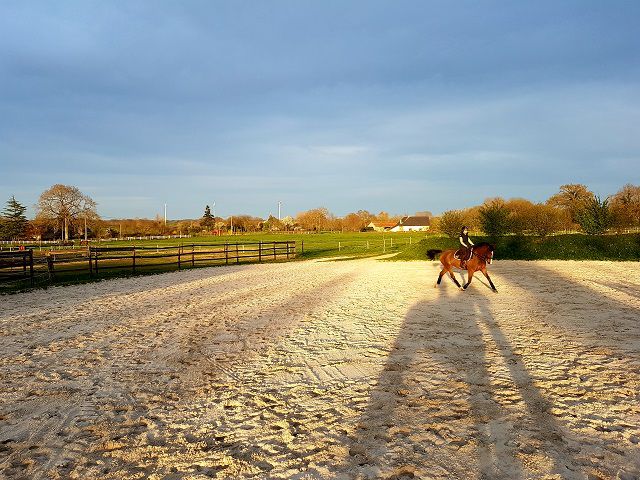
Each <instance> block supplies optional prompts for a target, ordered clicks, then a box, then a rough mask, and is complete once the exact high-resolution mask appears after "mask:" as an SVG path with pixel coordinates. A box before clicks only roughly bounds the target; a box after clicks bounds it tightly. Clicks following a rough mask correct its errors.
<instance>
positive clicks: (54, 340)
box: [0, 259, 640, 480]
mask: <svg viewBox="0 0 640 480" xmlns="http://www.w3.org/2000/svg"><path fill="white" fill-rule="evenodd" d="M438 265H439V264H438V262H387V261H379V260H373V259H366V260H356V261H313V262H311V261H307V262H293V263H287V264H262V265H250V266H234V267H226V268H208V269H199V270H191V271H184V272H176V273H170V274H165V275H157V276H151V277H139V278H131V279H121V280H112V281H105V282H100V283H97V284H90V285H80V286H73V287H64V288H62V287H56V288H50V289H48V290H42V291H35V292H30V293H24V294H19V295H11V296H3V297H0V305H1V309H0V372H1V373H2V375H1V378H0V478H8V479H50V478H51V479H56V478H74V479H76V478H77V479H103V478H104V479H118V480H119V479H142V478H149V479H206V478H299V479H303V478H304V479H306V478H313V479H315V478H341V479H374V478H376V479H377V478H381V479H402V478H460V479H473V478H478V479H501V478H514V479H516V478H518V479H519V478H537V479H541V478H544V479H590V480H595V479H625V480H626V479H634V478H639V477H640V393H639V392H640V264H639V263H613V262H559V261H544V262H513V261H499V260H498V261H496V262H495V263H494V264H493V265H491V266H490V267H489V269H490V273H491V274H492V279H493V281H494V283H495V284H496V286H497V288H498V290H499V293H498V294H494V293H492V292H491V291H490V290H489V287H488V284H487V281H486V280H485V279H484V278H482V276H480V278H478V277H476V278H475V279H474V281H473V283H472V284H471V286H470V287H469V290H468V291H466V292H460V291H459V290H457V289H456V287H455V285H454V284H453V283H452V282H451V280H450V279H448V278H446V277H445V278H444V279H443V282H442V285H441V286H440V287H439V288H438V289H434V288H433V284H434V282H435V279H436V277H437V272H438Z"/></svg>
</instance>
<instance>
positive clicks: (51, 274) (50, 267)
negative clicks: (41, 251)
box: [47, 254, 55, 279]
mask: <svg viewBox="0 0 640 480" xmlns="http://www.w3.org/2000/svg"><path fill="white" fill-rule="evenodd" d="M47 270H49V277H50V278H51V279H53V278H54V276H55V273H54V271H53V257H52V256H51V254H49V255H47Z"/></svg>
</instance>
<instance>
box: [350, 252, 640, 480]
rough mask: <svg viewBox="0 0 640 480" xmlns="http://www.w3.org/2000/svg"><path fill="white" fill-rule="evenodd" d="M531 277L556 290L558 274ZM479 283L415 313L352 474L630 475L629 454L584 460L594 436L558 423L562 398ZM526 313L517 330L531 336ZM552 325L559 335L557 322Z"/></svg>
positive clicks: (555, 358)
mask: <svg viewBox="0 0 640 480" xmlns="http://www.w3.org/2000/svg"><path fill="white" fill-rule="evenodd" d="M527 268H531V269H532V270H533V272H532V273H533V275H534V276H535V277H536V278H540V279H541V280H542V279H546V281H547V282H552V281H553V280H551V278H553V277H551V274H552V273H553V272H552V271H551V270H549V269H547V268H543V267H540V266H539V265H537V264H531V265H529V266H528V267H527ZM477 280H478V279H477V278H476V279H475V280H474V282H473V283H472V285H471V287H470V288H469V290H467V291H466V292H460V291H458V290H456V289H455V288H454V287H453V285H452V284H451V283H450V282H449V284H447V285H443V286H442V287H441V288H440V290H439V291H438V296H437V298H436V299H435V300H433V301H424V302H421V303H418V304H416V305H415V306H414V307H413V308H412V309H411V310H410V311H409V313H408V314H407V316H406V317H405V319H404V323H403V326H402V328H401V331H400V333H399V335H398V337H397V339H396V341H395V344H394V346H393V348H392V350H391V352H390V354H389V357H388V360H387V362H386V365H385V366H384V369H383V372H382V374H381V375H380V376H379V378H378V381H377V385H376V386H375V387H374V388H373V390H372V392H371V394H370V400H369V404H368V406H367V409H366V411H365V412H364V413H363V414H362V416H361V418H360V420H359V423H358V426H357V431H356V434H355V436H354V438H353V439H352V442H351V444H350V453H349V457H348V459H347V463H348V466H349V468H350V469H351V470H352V471H353V469H355V470H356V471H358V472H359V475H360V477H361V478H395V479H399V478H416V477H417V478H469V476H470V475H471V476H473V477H475V478H482V479H499V478H529V477H532V476H541V475H542V476H544V475H557V476H559V478H585V475H586V474H587V473H593V472H594V471H598V472H604V474H610V475H612V476H615V474H616V472H619V471H620V469H621V468H624V467H628V465H627V466H625V458H627V459H628V458H629V457H628V456H627V457H625V456H624V453H625V452H621V451H618V453H619V454H621V455H619V456H617V457H615V456H614V457H612V456H611V455H610V453H611V452H610V451H605V448H606V445H598V446H597V447H594V448H595V458H600V459H605V458H606V460H602V461H601V462H600V464H599V465H598V461H597V460H596V461H595V462H594V461H593V459H592V460H587V461H585V458H584V455H579V453H580V445H581V444H582V443H585V444H593V441H592V438H591V435H590V433H589V432H586V431H584V430H582V431H571V430H570V429H569V428H568V427H567V426H566V425H565V424H564V423H563V422H561V421H560V420H558V419H557V418H556V416H555V415H554V414H556V412H555V411H554V407H555V405H554V403H555V402H556V401H557V400H559V398H558V395H562V391H561V390H560V393H558V390H556V391H555V393H554V395H553V396H552V395H550V394H548V393H546V392H547V391H546V390H543V389H541V388H540V387H538V384H539V381H538V380H539V379H537V378H534V377H533V376H532V374H531V373H530V371H529V370H528V369H527V366H526V365H525V360H529V358H524V357H523V353H522V352H525V351H527V352H528V353H529V354H531V351H530V350H527V348H526V345H522V342H520V343H519V344H515V341H514V340H513V338H514V332H513V331H509V332H506V331H505V330H504V329H503V327H501V324H500V322H499V320H498V318H500V313H501V312H495V314H494V311H495V308H496V307H495V306H494V307H492V305H491V300H492V295H493V293H491V291H490V290H489V288H488V286H487V285H486V283H485V282H478V281H477ZM556 281H557V282H558V283H559V286H558V289H560V288H562V289H563V291H567V290H571V289H574V291H577V292H579V294H580V295H582V296H583V297H584V298H588V299H590V300H589V301H590V302H593V301H595V302H596V303H598V305H601V306H602V305H605V306H606V308H609V309H611V310H612V311H613V312H616V311H617V312H621V313H622V314H626V315H628V314H629V306H628V305H626V304H623V303H619V302H616V301H615V300H612V299H610V298H604V297H603V296H599V295H598V294H597V293H594V292H593V291H591V290H589V289H588V288H585V287H583V286H581V285H578V284H577V283H575V282H569V281H566V280H562V282H564V283H563V284H562V285H561V287H560V282H561V280H559V279H556ZM497 286H498V289H500V285H497ZM544 288H547V289H548V288H549V285H546V286H545V287H544ZM551 288H553V284H551ZM594 297H595V298H594ZM555 300H557V301H561V299H560V298H557V299H555ZM514 303H518V299H517V298H514ZM523 308H526V306H524V305H523ZM585 308H586V307H585ZM603 308H604V307H603ZM525 313H526V312H523V313H522V316H521V317H519V318H518V320H517V322H516V323H521V324H522V326H523V327H524V326H527V327H529V328H531V325H526V323H527V322H528V321H529V320H528V318H529V317H528V316H527V315H526V314H525ZM545 321H546V327H550V328H553V319H551V318H548V317H545ZM564 322H565V324H564V325H563V326H564V327H565V328H569V327H570V325H567V324H566V323H567V322H568V320H567V319H566V318H565V320H564ZM549 323H551V325H549ZM532 328H533V330H532V331H533V332H535V328H536V327H535V326H533V327H532ZM528 338H529V337H527V340H528ZM594 338H595V337H594ZM558 342H559V343H560V344H559V345H555V348H554V351H553V352H548V353H547V354H548V355H550V362H551V363H553V362H563V361H565V358H564V357H563V353H562V351H563V347H562V344H561V342H562V340H558ZM595 342H596V343H597V339H596V340H595ZM582 353H586V352H584V351H583V352H582ZM527 363H529V362H528V361H527ZM536 373H539V372H538V371H536ZM570 381H575V379H573V380H570ZM627 420H628V419H627ZM596 433H597V432H596ZM629 447H632V446H631V445H629ZM631 449H632V448H631ZM614 451H615V450H614ZM627 461H628V460H627ZM607 462H610V463H611V464H610V465H604V464H605V463H607ZM594 468H597V469H598V470H594ZM631 468H635V467H633V466H631ZM634 471H635V470H634Z"/></svg>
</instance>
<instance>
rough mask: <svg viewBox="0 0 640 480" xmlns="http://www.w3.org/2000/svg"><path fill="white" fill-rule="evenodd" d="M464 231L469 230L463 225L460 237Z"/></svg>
mask: <svg viewBox="0 0 640 480" xmlns="http://www.w3.org/2000/svg"><path fill="white" fill-rule="evenodd" d="M465 230H469V227H467V226H466V225H463V226H462V228H461V229H460V235H462V234H463V233H464V231H465Z"/></svg>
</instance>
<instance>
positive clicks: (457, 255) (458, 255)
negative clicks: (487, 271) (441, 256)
mask: <svg viewBox="0 0 640 480" xmlns="http://www.w3.org/2000/svg"><path fill="white" fill-rule="evenodd" d="M463 253H466V255H463ZM463 257H467V258H463ZM471 257H473V247H470V248H468V249H466V252H465V249H463V248H459V249H458V250H456V251H455V253H454V254H453V258H455V259H456V260H461V261H463V262H464V261H469V260H471Z"/></svg>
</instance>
